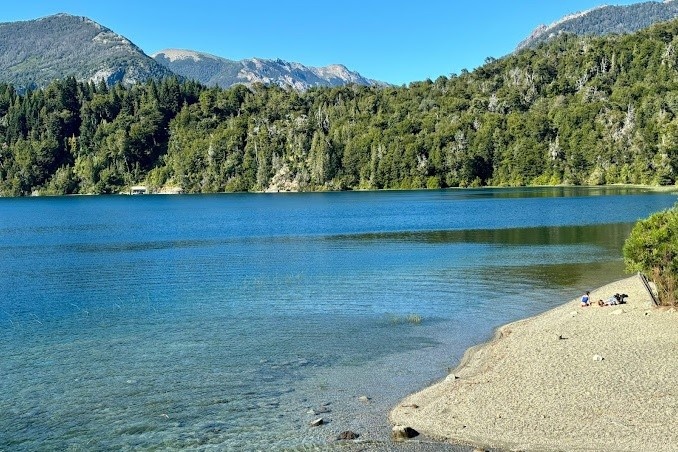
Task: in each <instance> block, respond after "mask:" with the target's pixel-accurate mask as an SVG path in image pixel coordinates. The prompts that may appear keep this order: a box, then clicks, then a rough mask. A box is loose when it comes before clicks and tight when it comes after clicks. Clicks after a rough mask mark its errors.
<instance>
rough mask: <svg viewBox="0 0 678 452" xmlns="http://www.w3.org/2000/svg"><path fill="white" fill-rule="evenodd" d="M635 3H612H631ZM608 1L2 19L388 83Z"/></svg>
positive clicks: (220, 7)
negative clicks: (334, 67) (79, 25)
mask: <svg viewBox="0 0 678 452" xmlns="http://www.w3.org/2000/svg"><path fill="white" fill-rule="evenodd" d="M637 2H638V1H634V0H616V1H609V2H607V4H615V5H628V4H632V3H637ZM601 4H606V3H605V1H604V0H539V1H532V0H513V1H509V0H485V1H467V0H462V1H455V0H419V1H411V0H391V1H369V0H343V1H340V2H339V1H322V0H314V1H311V0H290V1H281V0H278V1H273V0H259V1H247V0H239V1H237V2H234V1H231V0H192V1H187V0H182V1H177V0H165V1H158V2H147V1H144V0H114V1H100V0H58V1H54V0H44V1H42V0H22V1H11V2H4V3H3V5H2V8H0V22H13V21H17V20H29V19H36V18H38V17H43V16H47V15H50V14H55V13H59V12H65V13H69V14H74V15H79V16H87V17H89V18H90V19H92V20H94V21H96V22H99V23H100V24H102V25H104V26H106V27H108V28H110V29H112V30H113V31H115V32H117V33H120V34H122V35H124V36H125V37H127V38H128V39H130V40H131V41H132V42H134V43H135V44H136V45H138V46H139V47H141V48H142V49H143V50H144V51H145V52H146V53H147V54H149V55H150V54H153V53H155V52H157V51H160V50H163V49H166V48H178V49H190V50H197V51H201V52H207V53H211V54H214V55H218V56H221V57H224V58H229V59H233V60H239V59H243V58H252V57H259V58H280V59H283V60H287V61H293V62H298V63H302V64H305V65H308V66H325V65H327V64H333V63H341V64H344V65H345V66H347V67H348V68H349V69H351V70H354V71H358V72H360V73H361V74H362V75H364V76H366V77H369V78H373V79H377V80H381V81H385V82H389V83H393V84H397V85H400V84H406V83H409V82H411V81H418V80H424V79H426V78H431V79H435V78H436V77H438V76H440V75H450V74H451V73H459V72H461V70H462V69H468V70H473V69H474V68H476V67H478V66H479V65H481V64H482V63H483V62H484V60H485V58H486V57H495V58H499V57H502V56H504V55H506V54H508V53H510V52H511V51H513V50H514V49H515V47H516V45H517V44H518V43H519V42H520V41H521V40H522V39H524V38H525V37H527V36H528V35H529V34H530V33H531V32H532V30H534V28H536V27H537V26H538V25H540V24H550V23H551V22H553V21H555V20H558V19H560V18H561V17H563V16H564V15H566V14H570V13H574V12H578V11H583V10H586V9H590V8H592V7H595V6H599V5H601Z"/></svg>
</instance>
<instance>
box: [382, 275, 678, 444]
mask: <svg viewBox="0 0 678 452" xmlns="http://www.w3.org/2000/svg"><path fill="white" fill-rule="evenodd" d="M615 293H625V294H628V296H629V297H628V302H627V303H626V304H622V305H617V306H604V307H600V306H598V305H597V304H594V305H592V306H589V307H582V306H581V303H580V301H579V300H578V299H577V300H572V301H570V302H568V303H565V304H564V305H562V306H559V307H557V308H555V309H552V310H550V311H547V312H545V313H543V314H541V315H538V316H536V317H532V318H530V319H526V320H521V321H518V322H514V323H511V324H508V325H505V326H503V327H501V328H500V329H499V330H498V331H497V334H496V336H495V338H494V339H493V340H492V341H490V342H489V343H487V344H483V345H480V346H477V347H473V348H472V349H470V350H468V351H467V353H466V354H465V355H464V358H463V359H462V362H461V364H460V365H459V367H457V369H455V370H454V371H453V372H452V373H451V374H450V375H449V376H448V377H447V378H446V379H445V380H443V381H441V382H439V383H437V384H435V385H433V386H431V387H429V388H426V389H424V390H423V391H420V392H418V393H415V394H412V395H410V396H409V397H407V398H406V399H405V400H403V401H402V402H401V403H400V404H398V406H397V407H395V408H394V409H393V410H392V412H391V413H390V416H389V418H390V421H391V422H392V423H393V424H395V425H402V426H407V427H411V428H414V429H415V430H417V431H419V432H421V433H423V434H425V435H426V436H428V437H430V438H436V439H438V440H439V441H442V442H448V443H454V444H463V445H469V446H474V447H478V448H491V449H500V450H521V451H562V450H571V451H583V450H600V451H603V450H605V451H638V450H657V451H658V450H662V451H678V429H676V428H675V421H676V419H677V418H678V389H676V370H678V312H677V311H676V309H674V308H655V307H654V305H653V304H652V302H651V299H650V295H649V294H648V293H647V291H646V290H645V288H644V287H643V285H642V283H641V281H640V278H639V277H638V276H633V277H630V278H626V279H623V280H620V281H616V282H613V283H611V284H608V285H606V286H603V287H601V288H599V289H596V290H592V291H591V299H592V300H593V301H594V303H595V302H597V301H598V300H599V299H602V300H607V299H608V298H609V297H611V296H612V295H614V294H615Z"/></svg>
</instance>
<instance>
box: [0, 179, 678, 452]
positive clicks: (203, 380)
mask: <svg viewBox="0 0 678 452" xmlns="http://www.w3.org/2000/svg"><path fill="white" fill-rule="evenodd" d="M675 202H676V196H675V194H658V193H651V192H645V191H640V190H631V189H614V188H608V189H586V188H551V189H502V190H489V189H487V190H449V191H433V192H430V191H418V192H378V193H372V192H369V193H323V194H276V195H264V194H257V195H255V194H242V195H239V194H236V195H214V196H206V195H203V196H139V197H115V196H113V197H62V198H31V199H25V198H24V199H0V450H131V449H135V450H136V449H162V450H167V449H182V448H188V449H199V450H204V449H214V450H224V449H231V450H242V449H245V450H269V449H311V448H320V449H325V448H330V447H333V445H334V444H335V443H334V442H333V441H332V440H333V439H334V438H335V437H336V435H337V434H338V433H339V432H341V431H344V430H354V431H357V432H360V433H361V435H362V436H361V439H365V440H367V441H374V443H373V444H379V443H380V441H385V440H386V439H387V438H388V433H389V427H388V421H387V418H386V416H387V412H388V410H389V408H390V407H391V406H393V405H394V404H395V403H397V402H398V400H399V399H401V398H402V397H404V396H405V395H407V394H408V393H410V392H412V391H414V390H417V389H419V388H421V387H423V386H425V385H427V384H429V383H431V382H433V381H435V380H436V379H439V378H442V377H443V376H444V375H445V373H446V372H447V369H448V367H454V366H455V365H456V364H457V363H458V361H459V359H460V357H461V355H462V354H463V352H464V350H465V349H466V348H468V347H469V346H471V345H474V344H477V343H479V342H482V341H485V340H487V339H488V338H489V337H490V336H491V334H492V331H493V330H494V328H496V327H497V326H499V325H501V324H504V323H507V322H510V321H513V320H516V319H519V318H523V317H527V316H531V315H533V314H536V313H539V312H542V311H544V310H546V309H548V308H551V307H553V306H555V305H558V304H560V303H562V302H564V301H566V300H568V299H571V298H574V297H575V296H577V295H578V294H579V293H580V292H581V291H582V290H585V289H587V288H591V287H594V286H597V285H602V284H603V283H606V282H609V281H611V280H614V279H616V278H620V277H623V276H624V273H623V265H622V261H621V252H620V249H621V246H622V244H623V241H624V239H625V237H626V236H627V234H628V232H629V231H630V228H631V226H632V223H633V222H635V221H636V220H637V219H639V218H643V217H646V216H647V215H649V214H650V213H652V212H655V211H658V210H661V209H664V208H667V207H670V206H672V205H673V204H674V203H675ZM415 318H419V319H421V321H420V322H419V321H415V320H414V319H415ZM363 395H365V396H369V397H370V401H369V402H367V403H366V402H363V401H360V400H359V397H361V396H363ZM323 406H325V407H327V410H326V411H329V412H327V413H323V414H321V415H314V414H312V413H310V412H309V411H310V410H313V409H315V410H316V411H320V408H321V407H323ZM320 416H323V417H324V418H325V420H326V421H328V424H327V425H325V426H322V427H318V428H311V427H309V426H308V424H309V421H310V420H312V419H314V418H317V417H320ZM382 444H385V443H382Z"/></svg>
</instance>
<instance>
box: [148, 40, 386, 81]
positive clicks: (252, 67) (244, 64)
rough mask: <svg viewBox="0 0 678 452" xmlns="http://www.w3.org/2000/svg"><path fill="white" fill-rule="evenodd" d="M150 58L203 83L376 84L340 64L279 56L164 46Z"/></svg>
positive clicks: (183, 75)
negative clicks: (235, 55) (236, 57)
mask: <svg viewBox="0 0 678 452" xmlns="http://www.w3.org/2000/svg"><path fill="white" fill-rule="evenodd" d="M153 58H154V59H155V60H156V61H157V62H158V63H160V64H162V65H164V66H165V67H167V68H168V69H170V70H171V71H173V72H174V73H176V74H178V75H181V76H182V77H186V78H190V79H193V80H197V81H199V82H201V83H203V84H205V85H210V86H220V87H222V88H227V87H229V86H232V85H235V84H245V85H252V84H255V83H263V84H274V85H279V86H283V87H292V88H294V89H298V90H306V89H309V88H312V87H316V86H339V85H345V84H348V83H355V84H359V85H377V84H380V83H379V82H375V81H373V80H369V79H366V78H365V77H363V76H362V75H360V74H359V73H357V72H353V71H350V70H349V69H348V68H346V66H344V65H342V64H332V65H328V66H324V67H311V66H305V65H303V64H301V63H295V62H289V61H284V60H281V59H279V58H278V59H265V58H249V59H244V60H240V61H232V60H227V59H225V58H221V57H218V56H214V55H210V54H206V53H201V52H195V51H192V50H177V49H167V50H163V51H160V52H157V53H156V54H154V55H153Z"/></svg>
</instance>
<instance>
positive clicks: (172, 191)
mask: <svg viewBox="0 0 678 452" xmlns="http://www.w3.org/2000/svg"><path fill="white" fill-rule="evenodd" d="M144 187H146V189H147V191H146V192H145V193H143V195H184V194H185V195H217V194H243V193H257V194H276V193H280V194H287V193H343V192H367V193H369V192H398V191H437V190H497V189H506V190H509V189H521V188H523V189H524V188H528V189H529V188H590V189H605V188H628V189H637V190H649V191H654V192H658V193H671V192H676V194H678V185H641V184H606V185H565V184H560V185H519V186H507V185H486V186H482V187H446V188H383V189H362V188H352V189H346V190H308V191H306V190H278V189H273V190H261V191H236V192H200V193H188V192H185V191H184V190H183V188H181V187H178V186H167V187H150V186H144ZM130 194H131V188H127V189H126V190H122V191H119V192H117V193H74V194H70V195H58V194H51V193H48V194H43V193H40V192H39V191H35V192H33V193H32V194H30V195H27V197H28V196H30V197H54V196H110V195H130ZM139 194H142V193H139ZM6 197H10V198H11V197H13V196H4V195H2V194H0V198H6Z"/></svg>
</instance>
